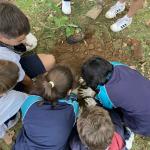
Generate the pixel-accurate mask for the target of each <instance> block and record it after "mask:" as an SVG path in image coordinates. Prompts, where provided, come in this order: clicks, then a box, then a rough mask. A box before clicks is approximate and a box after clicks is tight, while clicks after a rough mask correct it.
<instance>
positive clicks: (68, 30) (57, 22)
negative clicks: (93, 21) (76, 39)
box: [48, 2, 78, 37]
mask: <svg viewBox="0 0 150 150" xmlns="http://www.w3.org/2000/svg"><path fill="white" fill-rule="evenodd" d="M48 7H49V8H50V9H51V14H50V15H49V17H48V20H49V21H50V22H53V24H54V26H55V27H54V29H63V30H65V35H66V37H69V36H72V35H74V33H75V30H76V28H77V27H78V26H77V25H75V24H73V23H71V22H70V20H69V17H67V16H64V15H62V12H61V9H60V8H59V7H58V6H57V5H56V4H54V3H52V2H48Z"/></svg>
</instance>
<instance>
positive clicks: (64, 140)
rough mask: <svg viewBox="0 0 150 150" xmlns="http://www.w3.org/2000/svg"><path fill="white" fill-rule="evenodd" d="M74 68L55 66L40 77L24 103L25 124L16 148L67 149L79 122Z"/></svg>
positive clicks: (23, 119) (23, 118)
mask: <svg viewBox="0 0 150 150" xmlns="http://www.w3.org/2000/svg"><path fill="white" fill-rule="evenodd" d="M72 87H73V76H72V73H71V71H70V70H69V69H68V68H67V67H64V66H56V67H54V68H53V69H52V70H51V71H50V72H48V73H47V74H46V75H43V76H41V77H39V78H38V79H37V81H36V83H35V85H34V89H33V90H32V94H36V95H39V96H36V95H33V96H30V97H29V98H28V99H27V100H26V101H25V103H24V104H23V106H22V108H21V111H22V121H23V127H22V129H21V132H20V134H19V135H18V137H17V140H16V143H15V145H14V147H13V149H14V150H25V149H28V150H29V149H30V150H35V149H36V150H67V149H68V148H69V147H68V139H69V136H70V133H71V130H72V128H73V126H74V124H75V122H76V117H77V114H78V103H77V101H76V96H75V95H72V94H70V92H71V89H72Z"/></svg>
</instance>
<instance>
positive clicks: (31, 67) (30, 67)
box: [20, 54, 46, 79]
mask: <svg viewBox="0 0 150 150" xmlns="http://www.w3.org/2000/svg"><path fill="white" fill-rule="evenodd" d="M20 64H21V66H22V68H23V70H24V71H25V73H26V74H27V75H28V76H29V77H30V78H31V79H32V78H34V77H36V76H38V75H40V74H43V73H45V72H46V69H45V67H44V65H43V64H42V62H41V60H40V58H39V57H38V55H37V54H31V55H28V56H22V57H21V59H20Z"/></svg>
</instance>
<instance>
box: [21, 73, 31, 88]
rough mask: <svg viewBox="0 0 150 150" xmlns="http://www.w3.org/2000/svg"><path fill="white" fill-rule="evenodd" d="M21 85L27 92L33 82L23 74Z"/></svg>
mask: <svg viewBox="0 0 150 150" xmlns="http://www.w3.org/2000/svg"><path fill="white" fill-rule="evenodd" d="M22 84H23V85H24V86H25V88H26V89H27V90H28V91H29V89H30V88H31V87H32V85H33V81H32V79H31V78H30V77H29V76H28V75H26V74H25V76H24V79H23V81H22Z"/></svg>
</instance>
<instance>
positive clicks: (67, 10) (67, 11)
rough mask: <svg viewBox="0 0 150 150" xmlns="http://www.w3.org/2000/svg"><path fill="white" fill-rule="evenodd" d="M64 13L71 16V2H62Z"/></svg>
mask: <svg viewBox="0 0 150 150" xmlns="http://www.w3.org/2000/svg"><path fill="white" fill-rule="evenodd" d="M62 12H63V13H64V14H66V15H69V14H71V1H64V0H62Z"/></svg>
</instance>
